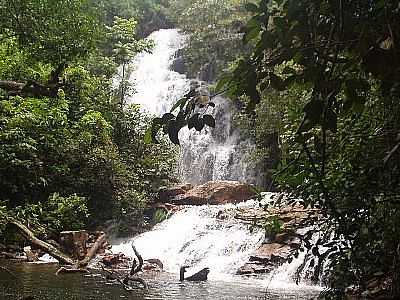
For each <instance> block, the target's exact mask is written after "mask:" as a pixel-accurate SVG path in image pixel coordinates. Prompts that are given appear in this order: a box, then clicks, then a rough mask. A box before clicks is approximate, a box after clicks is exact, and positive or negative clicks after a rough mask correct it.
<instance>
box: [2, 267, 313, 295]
mask: <svg viewBox="0 0 400 300" xmlns="http://www.w3.org/2000/svg"><path fill="white" fill-rule="evenodd" d="M0 265H2V266H5V267H7V268H8V269H10V270H11V271H12V272H13V273H14V274H15V275H16V276H17V277H18V280H17V279H15V278H12V277H11V276H10V275H9V274H7V273H5V272H3V271H1V270H0V299H1V300H3V299H7V300H13V299H21V297H23V296H28V295H32V296H34V299H35V300H47V299H48V300H61V299H77V300H78V299H79V300H80V299H85V300H86V299H93V300H94V299H96V300H105V299H127V300H144V299H148V300H155V299H171V300H180V299H196V300H214V299H220V300H231V299H232V300H233V299H243V300H262V299H265V300H275V299H276V300H278V299H293V300H294V299H295V300H305V299H316V296H317V294H318V291H317V290H310V289H303V290H302V289H300V288H299V289H287V288H283V289H275V290H271V289H267V288H265V287H262V286H260V285H259V284H257V282H255V281H252V280H248V281H243V280H241V281H240V282H222V281H208V282H202V283H196V282H183V283H180V282H179V281H178V279H177V278H176V275H173V274H166V273H163V274H158V275H153V276H149V275H146V281H147V282H148V284H149V289H148V290H143V289H140V288H137V289H135V290H133V291H132V292H127V291H125V290H124V289H122V287H121V286H120V285H119V284H109V283H107V282H106V280H105V279H104V278H102V277H101V276H94V275H92V276H87V275H86V276H84V275H82V274H63V275H59V276H55V272H56V270H57V267H56V266H55V265H37V264H28V263H12V262H10V261H0Z"/></svg>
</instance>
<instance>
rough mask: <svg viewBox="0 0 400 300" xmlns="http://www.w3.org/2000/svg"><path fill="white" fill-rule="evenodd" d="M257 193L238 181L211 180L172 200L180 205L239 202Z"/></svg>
mask: <svg viewBox="0 0 400 300" xmlns="http://www.w3.org/2000/svg"><path fill="white" fill-rule="evenodd" d="M255 195H256V193H255V192H254V190H253V189H252V187H251V186H250V185H248V184H245V183H240V182H237V181H223V180H221V181H209V182H207V183H205V184H202V185H198V186H196V187H194V188H193V189H191V190H189V191H187V192H186V193H185V194H180V195H178V196H176V197H174V198H173V199H171V202H172V203H174V204H179V205H204V204H214V205H217V204H226V203H239V202H242V201H246V200H249V199H251V198H253V197H254V196H255Z"/></svg>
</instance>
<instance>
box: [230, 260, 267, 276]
mask: <svg viewBox="0 0 400 300" xmlns="http://www.w3.org/2000/svg"><path fill="white" fill-rule="evenodd" d="M273 269H274V266H273V265H271V264H262V263H259V262H248V263H246V264H245V265H244V266H242V267H240V268H239V270H237V272H236V274H237V275H252V274H265V273H269V272H271V271H272V270H273Z"/></svg>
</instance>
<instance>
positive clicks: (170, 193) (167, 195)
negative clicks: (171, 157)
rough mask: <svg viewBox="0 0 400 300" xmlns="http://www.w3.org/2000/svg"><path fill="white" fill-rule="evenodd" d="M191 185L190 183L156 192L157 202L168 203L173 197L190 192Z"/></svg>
mask: <svg viewBox="0 0 400 300" xmlns="http://www.w3.org/2000/svg"><path fill="white" fill-rule="evenodd" d="M192 188H193V185H191V184H190V183H186V184H182V185H177V186H174V187H171V188H168V189H163V190H161V191H159V192H158V201H159V202H169V201H170V200H171V199H172V198H174V197H175V196H178V195H181V194H185V193H186V192H187V191H189V190H191V189H192Z"/></svg>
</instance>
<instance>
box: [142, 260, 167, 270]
mask: <svg viewBox="0 0 400 300" xmlns="http://www.w3.org/2000/svg"><path fill="white" fill-rule="evenodd" d="M142 269H143V271H157V272H161V271H162V270H163V269H164V265H163V263H162V262H161V260H159V259H157V258H150V259H146V260H144V264H143V267H142Z"/></svg>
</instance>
